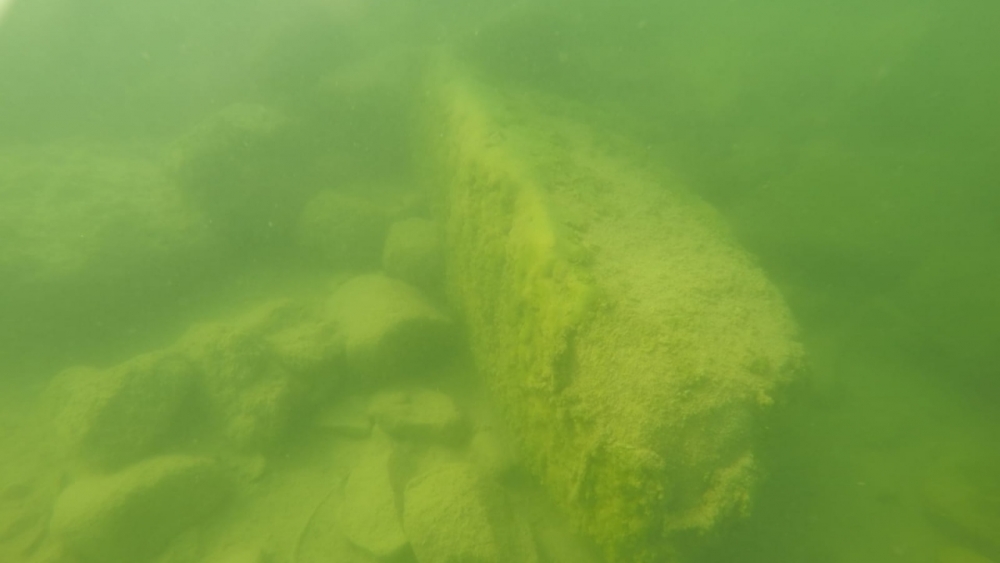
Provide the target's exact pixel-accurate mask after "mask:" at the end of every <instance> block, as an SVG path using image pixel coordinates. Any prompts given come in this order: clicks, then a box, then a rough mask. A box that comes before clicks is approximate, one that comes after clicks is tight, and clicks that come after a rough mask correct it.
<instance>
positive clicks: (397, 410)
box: [368, 389, 466, 444]
mask: <svg viewBox="0 0 1000 563" xmlns="http://www.w3.org/2000/svg"><path fill="white" fill-rule="evenodd" d="M368 412H369V414H371V417H372V418H373V419H374V420H375V422H376V423H377V424H378V425H379V428H381V429H382V430H384V431H385V433H386V434H388V435H390V436H392V437H393V438H396V439H399V440H415V441H430V442H443V443H451V444H454V443H457V442H459V441H460V440H461V439H462V438H464V437H465V434H466V427H465V425H464V420H463V419H462V413H461V412H459V410H458V407H457V406H455V402H454V401H453V400H452V399H451V397H449V396H448V395H445V394H444V393H441V392H438V391H429V390H424V389H420V390H415V391H391V392H384V393H379V394H378V395H376V396H375V397H374V398H373V399H372V402H371V404H370V405H369V407H368Z"/></svg>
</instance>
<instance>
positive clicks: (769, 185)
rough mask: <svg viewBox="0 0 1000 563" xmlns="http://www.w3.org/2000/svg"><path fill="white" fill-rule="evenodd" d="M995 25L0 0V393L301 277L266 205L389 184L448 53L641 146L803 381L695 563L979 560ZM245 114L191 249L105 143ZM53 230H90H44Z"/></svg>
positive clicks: (396, 183)
mask: <svg viewBox="0 0 1000 563" xmlns="http://www.w3.org/2000/svg"><path fill="white" fill-rule="evenodd" d="M458 4H460V5H458ZM998 25H1000V7H998V6H996V5H994V4H992V3H989V2H976V1H958V2H943V1H935V0H921V1H919V2H900V1H892V0H879V1H876V2H860V1H851V2H818V3H817V2H811V3H804V4H803V3H791V2H787V1H779V0H772V1H755V2H732V1H713V2H699V3H694V2H667V3H654V2H648V1H642V2H640V1H637V0H630V1H627V2H616V3H604V2H574V3H566V2H555V1H537V2H528V1H525V2H514V3H510V4H509V5H506V6H500V7H498V6H494V5H490V4H488V3H485V2H482V3H481V2H476V3H469V2H461V3H459V2H450V1H445V0H437V1H435V2H430V3H420V5H414V4H411V3H406V2H367V1H364V0H311V1H309V0H299V1H294V2H276V1H265V0H260V1H256V2H236V1H229V0H212V1H207V2H206V1H199V2H194V1H184V2H174V3H165V4H156V3H136V2H126V1H123V0H100V1H93V2H87V3H83V2H77V1H72V0H21V1H19V2H3V1H2V0H0V167H3V168H4V170H0V237H4V238H6V239H7V241H6V242H0V306H3V307H4V308H5V309H6V311H4V312H3V313H0V374H2V376H3V377H2V379H3V381H2V382H0V383H2V385H3V386H4V389H3V391H2V392H3V394H4V395H6V396H8V397H11V396H15V395H14V394H15V393H17V391H16V390H17V389H19V388H27V389H31V390H36V389H38V388H41V387H44V386H45V385H46V384H47V382H48V380H49V379H50V378H51V377H52V376H53V375H54V374H55V373H57V372H58V371H60V370H62V369H64V368H66V367H69V366H73V365H78V364H81V363H89V362H96V363H99V364H103V365H109V364H113V363H117V362H119V361H121V360H123V359H125V358H128V357H130V356H133V355H134V354H137V353H139V352H142V351H145V350H148V349H150V348H151V347H157V346H162V345H164V344H167V343H169V342H171V341H173V340H174V339H175V338H177V336H178V334H180V333H182V332H183V330H184V329H185V327H187V326H188V325H189V324H190V323H191V322H193V321H195V320H200V319H205V318H211V317H212V314H211V313H209V311H215V310H224V309H226V308H227V307H228V306H229V305H228V304H231V303H233V302H236V303H239V302H241V301H240V300H241V299H243V296H244V294H245V296H246V297H245V298H246V300H249V301H252V300H253V298H254V297H255V296H258V295H261V294H266V293H267V291H268V289H266V288H271V287H287V286H289V285H291V286H310V284H311V283H312V282H311V281H309V280H311V279H312V277H314V276H317V275H318V273H317V270H322V268H315V267H313V266H312V265H311V264H312V263H311V262H310V261H309V260H301V259H300V258H301V257H300V256H298V255H295V256H292V254H291V251H290V250H289V249H288V248H286V247H285V246H282V244H283V243H282V242H281V241H282V240H284V238H282V237H284V236H285V235H282V234H280V232H284V231H281V229H287V232H288V233H291V232H292V231H293V230H294V229H296V228H298V227H295V226H293V225H292V224H291V220H289V222H288V224H287V225H286V224H285V223H283V222H282V221H284V219H283V217H284V216H285V215H283V214H291V213H293V212H294V213H297V211H298V207H295V206H296V205H301V202H300V201H299V200H302V201H305V200H306V199H307V195H308V194H310V193H312V192H314V191H316V190H321V189H325V188H329V187H335V188H336V189H338V190H340V189H342V190H343V191H345V192H347V193H352V194H353V193H358V194H360V193H365V194H368V193H378V194H384V195H385V198H386V199H387V200H390V199H391V200H392V201H394V202H397V201H403V200H405V199H406V198H405V197H397V196H398V195H399V193H400V192H405V191H407V190H408V189H410V188H412V187H413V183H414V180H413V178H414V177H415V176H416V175H417V174H416V173H417V172H419V170H420V168H421V166H422V163H420V162H419V161H415V160H414V157H413V156H412V155H413V154H416V153H414V152H412V151H411V148H412V143H413V141H414V138H415V135H414V134H413V129H414V128H415V127H416V126H417V122H418V120H417V118H416V117H415V116H416V115H417V114H418V113H419V111H420V109H419V108H420V104H421V103H422V102H421V100H422V95H423V90H422V86H421V80H422V79H423V76H422V75H423V70H424V63H425V61H426V60H428V58H430V57H432V56H433V53H434V52H437V51H441V50H449V51H451V52H453V53H456V54H457V56H458V57H460V58H462V59H463V60H466V61H468V62H469V65H470V67H473V68H475V69H476V72H477V73H478V74H479V75H481V76H482V77H483V78H485V79H486V80H487V81H492V82H493V83H495V84H498V85H505V86H512V87H516V88H527V89H532V90H538V91H542V92H544V93H546V94H551V95H556V96H562V97H564V98H567V99H571V100H573V101H575V102H579V103H580V104H582V105H584V106H586V107H588V108H589V111H591V112H592V113H593V114H594V116H595V119H596V120H597V121H599V122H600V123H602V124H605V125H607V127H608V128H609V130H613V131H614V132H615V133H617V134H625V135H628V136H630V137H632V138H633V139H635V140H637V141H639V142H640V143H642V144H643V145H644V146H645V147H646V155H645V158H647V159H648V160H650V161H654V162H656V163H657V164H658V165H660V166H663V167H665V168H668V169H669V170H670V171H671V173H672V174H674V175H676V176H677V177H678V178H680V179H682V181H683V182H684V183H685V184H686V185H687V186H688V187H689V188H691V189H692V190H693V191H695V192H696V193H698V194H699V195H701V196H702V197H703V198H705V199H706V200H707V201H708V202H710V203H711V204H713V205H714V206H716V207H717V208H718V209H719V210H720V211H721V213H722V214H723V215H724V216H725V217H726V219H727V220H728V221H729V223H730V225H731V227H732V229H733V232H734V233H735V235H736V237H737V238H738V240H739V241H740V243H741V244H743V245H744V246H745V247H746V248H748V249H749V250H750V251H751V252H753V253H754V254H755V255H756V256H757V257H758V259H759V261H760V263H761V265H762V266H763V267H764V269H765V270H766V272H767V274H768V275H769V277H770V278H771V279H772V281H774V282H775V283H776V285H777V286H778V287H779V288H780V289H781V291H782V292H783V293H784V295H785V298H786V299H787V300H788V302H789V304H790V306H791V309H792V310H793V313H794V314H795V316H796V319H797V320H798V322H799V323H800V325H801V338H802V340H803V342H804V344H805V346H806V350H807V354H808V357H809V369H808V373H807V374H806V375H805V377H803V380H802V381H800V382H799V384H797V385H796V386H795V387H794V388H793V389H791V390H790V391H789V393H788V394H787V397H785V398H784V404H783V405H782V408H781V409H779V411H780V413H779V414H778V416H777V417H776V419H775V420H773V421H772V422H771V423H770V426H769V432H768V434H767V437H766V439H765V448H764V451H763V453H762V456H763V457H765V458H766V459H765V461H764V462H763V464H764V465H765V466H766V467H767V473H768V475H769V477H768V479H767V481H766V482H765V484H764V485H763V486H762V487H761V490H760V491H759V494H758V497H757V499H756V502H755V510H754V513H753V515H752V516H751V517H750V518H749V519H747V520H745V521H743V522H740V523H737V524H735V525H734V526H733V528H732V529H727V530H721V531H719V533H718V537H713V538H712V539H711V540H710V541H709V542H708V543H709V547H708V549H706V550H705V552H704V553H703V554H702V557H703V560H704V561H711V562H715V561H718V562H723V561H736V560H739V561H747V562H749V561H787V562H798V561H815V562H822V561H830V562H834V561H836V562H859V563H860V562H869V561H870V562H886V561H901V562H918V563H919V562H934V563H960V562H966V563H973V562H976V561H979V562H986V561H996V560H998V559H1000V508H998V505H997V494H998V493H997V490H998V485H997V478H996V475H997V474H1000V473H998V472H994V471H993V470H994V469H997V471H1000V469H998V468H1000V459H998V454H997V452H996V444H997V443H1000V441H998V440H1000V420H998V415H997V414H996V409H995V408H994V407H995V405H996V402H997V400H998V399H1000V348H998V346H997V344H998V342H1000V292H998V291H997V288H998V287H1000V252H998V248H1000V191H998V190H997V183H998V181H1000V107H998V105H997V100H998V99H1000V67H998V66H997V65H996V64H995V58H996V53H998V52H1000V34H997V33H996V30H997V29H998ZM247 103H249V104H260V105H261V106H266V107H268V108H276V111H277V112H278V113H280V114H282V116H279V117H275V118H274V119H275V120H282V119H286V118H287V119H289V122H290V123H291V125H290V126H289V128H288V129H287V130H283V131H286V132H285V133H282V135H284V137H280V136H279V137H280V138H278V139H277V140H274V139H271V138H270V137H268V139H270V140H266V141H264V142H262V144H260V145H259V146H257V145H255V146H254V147H252V148H251V149H248V151H249V152H248V153H246V154H244V157H245V158H248V159H250V160H253V161H254V162H257V163H259V164H258V166H257V168H256V169H253V170H251V171H250V172H245V171H242V172H239V174H236V175H230V176H225V178H229V180H226V181H230V180H231V181H232V186H233V187H232V188H231V189H228V190H221V191H219V192H218V193H215V194H214V195H213V196H212V197H213V198H215V199H208V200H206V202H207V203H204V205H205V206H207V207H206V208H208V209H224V210H226V211H227V212H230V211H231V210H232V209H235V208H238V209H239V211H238V213H239V216H240V217H242V218H244V219H246V224H253V225H257V226H256V227H254V228H253V229H251V230H247V231H234V232H237V233H238V234H237V235H235V236H236V237H237V238H240V239H241V240H243V241H244V242H245V244H244V245H238V246H234V247H225V244H227V243H218V244H223V247H225V248H228V250H224V251H223V252H222V253H221V254H220V253H218V250H217V248H216V246H214V245H216V244H217V242H211V243H204V242H203V240H207V239H202V238H199V237H202V236H203V233H202V232H201V230H200V229H201V228H202V227H201V226H199V224H198V221H196V220H192V221H190V222H188V220H187V219H185V218H184V217H183V214H182V213H180V212H176V210H177V209H179V208H180V207H178V206H181V205H182V203H179V202H177V201H174V200H173V199H172V196H171V195H169V193H168V192H169V190H167V189H166V188H163V189H162V190H161V189H160V187H158V186H160V185H161V184H160V182H161V180H160V179H159V176H158V175H157V174H158V172H156V171H155V170H152V169H149V168H147V167H146V165H145V164H135V163H132V161H131V160H128V161H127V162H126V160H127V159H129V158H132V157H135V158H138V159H143V162H161V161H163V162H168V163H169V162H170V156H169V155H170V153H171V151H173V150H175V147H176V146H178V145H177V144H178V142H179V141H178V139H183V138H184V137H185V135H188V134H189V132H190V131H192V130H193V129H196V128H197V127H198V126H199V124H202V123H205V122H206V120H209V119H210V116H212V115H215V114H217V113H218V112H219V111H220V110H224V108H228V107H231V106H232V105H233V104H247ZM233 115H236V114H233ZM241 115H242V114H241ZM247 115H249V114H247ZM253 115H257V117H254V118H253V120H256V121H253V123H254V124H253V125H252V126H248V127H247V130H251V131H252V132H253V133H254V134H257V132H259V131H265V132H266V131H269V130H268V129H267V127H268V125H266V124H267V123H269V121H268V120H269V119H271V118H270V117H266V118H260V117H259V115H258V114H253ZM287 116H292V117H287ZM233 119H234V121H233V122H237V120H238V119H243V118H242V117H239V116H237V117H234V118H233ZM247 119H248V120H249V119H250V118H247ZM247 122H249V121H247ZM275 122H277V121H275ZM261 124H263V125H261ZM255 128H263V129H255ZM268 134H269V133H268ZM267 143H273V144H272V145H268V144H267ZM254 151H256V152H254ZM276 155H277V156H276ZM89 159H96V160H100V159H104V160H100V162H101V164H99V165H95V166H98V167H99V168H100V170H103V172H87V170H94V169H95V168H88V167H87V166H90V165H86V166H85V165H84V164H81V162H83V161H84V160H86V161H87V162H91V160H89ZM269 159H270V160H269ZM151 166H152V165H151ZM241 170H243V169H242V168H241ZM198 173H199V174H201V173H200V172H198ZM206 174H207V173H206ZM234 174H235V173H234ZM207 177H209V176H197V177H196V178H195V180H191V181H192V182H201V181H207V180H204V178H207ZM32 178H42V179H40V180H39V179H32ZM122 178H133V179H134V178H141V179H146V178H151V179H149V180H148V181H146V180H143V182H145V183H144V184H143V185H144V186H146V187H145V188H143V190H141V193H140V191H129V192H128V193H127V194H126V193H124V191H127V190H129V188H128V186H129V185H131V184H129V182H128V181H126V180H123V179H122ZM233 178H235V179H233ZM408 183H409V184H408ZM77 186H85V187H87V190H86V193H87V194H88V195H85V196H79V193H82V192H79V191H78V190H77V189H76V187H77ZM101 186H104V188H102V187H101ZM115 186H121V190H119V191H118V192H116V191H115V190H116V189H118V188H115ZM150 186H151V187H150ZM91 188H93V189H91ZM34 190H45V193H46V194H47V195H46V197H45V198H43V200H38V199H36V198H34V196H33V195H32V194H30V193H27V192H28V191H32V193H35V194H37V193H38V192H37V191H34ZM115 194H118V195H120V196H121V197H120V198H117V196H116V195H115ZM380 197H382V196H381V195H380ZM109 198H111V199H113V200H115V201H116V203H115V204H114V205H118V206H123V207H122V208H123V209H126V211H123V212H121V214H120V216H119V215H114V213H113V214H112V215H113V216H112V217H111V219H108V222H109V224H115V225H120V224H128V225H131V223H129V222H130V221H134V222H135V223H136V225H135V226H134V228H133V227H132V226H129V227H128V228H125V229H124V230H123V231H120V232H125V233H133V232H134V233H140V234H141V233H145V232H146V231H144V230H143V228H142V225H148V224H151V223H155V222H158V221H159V222H162V224H163V227H164V228H163V230H162V232H166V233H167V234H165V235H161V234H156V235H150V238H148V239H141V238H137V239H136V240H135V241H134V245H130V244H124V243H122V244H118V243H117V242H115V241H111V242H109V241H108V240H105V239H101V238H100V237H101V236H113V235H102V234H101V233H100V232H97V231H94V232H91V231H89V230H88V229H89V227H88V225H89V224H90V222H88V214H90V213H95V212H96V211H94V210H96V209H105V207H107V206H106V205H105V203H106V202H107V201H108V199H109ZM38 201H44V204H43V205H41V204H39V203H38ZM234 201H238V202H239V205H236V206H233V205H231V203H232V202H234ZM393 205H397V206H398V205H404V204H398V203H394V204H393ZM212 206H216V207H215V208H213V207H212ZM282 206H288V207H289V208H290V209H293V211H287V210H283V209H284V208H283V207H282ZM112 207H113V206H112ZM4 208H6V209H7V211H4ZM115 209H117V207H115ZM133 209H145V210H146V211H144V213H148V215H140V216H139V219H135V215H134V214H132V215H130V213H132V212H131V211H128V210H133ZM175 212H176V213H175ZM100 213H103V211H102V212H100ZM129 217H132V218H131V219H130V218H129ZM102 220H103V219H102ZM268 222H271V223H273V224H271V225H269V226H268V227H267V228H264V227H260V226H259V225H260V224H263V223H268ZM157 224H159V223H157ZM241 225H242V223H241ZM216 227H217V225H216V226H213V227H211V228H210V230H211V229H214V228H216ZM234 228H235V227H234ZM59 229H65V232H59ZM42 231H45V232H42ZM107 232H108V233H115V232H119V231H114V230H111V231H107ZM157 232H158V233H159V232H161V231H157ZM296 232H297V231H296ZM275 233H279V234H275ZM288 236H291V235H288ZM85 237H93V238H94V240H98V239H100V240H103V241H104V242H103V243H95V244H94V245H85V244H82V243H81V244H77V243H76V242H68V241H71V240H72V241H76V240H77V239H80V238H85ZM241 237H242V238H241ZM15 241H16V242H15ZM275 241H277V242H275ZM231 242H232V241H231V240H230V243H231ZM102 244H103V246H102ZM144 245H148V246H144ZM109 249H110V250H109ZM178 249H180V250H178ZM146 250H149V252H146ZM83 255H86V256H87V257H88V258H87V260H91V261H90V262H87V264H86V266H81V265H80V264H78V263H77V262H75V260H76V258H80V257H81V256H83ZM218 256H224V257H226V258H224V259H219V258H218ZM80 259H81V260H83V258H80ZM94 264H97V266H94ZM88 268H89V269H88ZM94 268H97V269H98V270H100V271H98V272H97V273H95V271H93V269H94ZM102 268H103V269H102ZM119 269H120V270H121V271H119ZM303 279H305V280H307V281H302V280H303ZM233 288H237V289H233ZM303 291H304V292H308V290H303ZM220 303H225V304H226V305H220ZM8 389H9V390H8ZM29 394H30V393H29ZM0 408H2V409H10V410H11V412H13V409H14V407H13V405H10V406H8V405H3V406H0ZM956 491H960V492H956ZM26 560H33V559H26Z"/></svg>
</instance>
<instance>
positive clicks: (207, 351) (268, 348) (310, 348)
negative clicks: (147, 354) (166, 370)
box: [174, 300, 343, 451]
mask: <svg viewBox="0 0 1000 563" xmlns="http://www.w3.org/2000/svg"><path fill="white" fill-rule="evenodd" d="M174 348H175V349H176V350H177V351H178V353H180V354H183V356H184V357H186V358H188V360H189V361H190V362H191V363H192V364H193V365H194V366H196V368H197V369H198V372H199V374H200V389H201V391H202V393H203V395H204V398H205V403H206V404H207V407H208V410H209V415H210V417H211V418H212V420H213V421H214V422H215V424H217V425H218V426H219V427H220V428H221V431H222V434H223V436H224V438H225V439H226V441H227V442H228V443H230V444H232V445H234V446H236V447H237V448H239V449H243V450H251V451H253V450H262V449H266V448H268V447H270V446H272V445H274V444H276V443H277V442H278V441H279V440H280V438H282V437H283V436H284V435H285V433H286V432H287V431H288V429H289V427H290V426H291V425H292V424H293V422H294V421H295V417H296V416H298V415H300V414H303V413H305V412H307V411H308V410H309V409H310V408H311V407H313V406H315V405H314V400H313V394H314V393H316V392H318V391H320V390H323V389H326V388H328V387H329V386H331V385H333V384H334V380H335V378H336V377H337V376H338V371H337V365H338V363H339V361H340V358H341V357H342V354H343V347H342V343H341V341H340V339H339V337H338V336H337V333H336V330H335V329H334V328H333V327H332V322H324V320H323V319H322V318H321V317H316V316H311V315H309V314H308V308H306V307H305V306H303V305H301V304H296V303H294V302H291V301H287V300H279V301H275V302H269V303H265V304H263V305H260V306H257V307H255V308H254V309H252V310H250V311H249V312H247V313H245V314H243V315H241V316H240V317H238V318H236V319H232V320H230V321H225V322H214V323H205V324H201V325H197V326H195V327H193V328H192V329H190V330H189V331H188V332H187V334H186V335H185V336H184V337H183V338H182V339H181V340H180V342H178V343H177V344H176V345H175V346H174Z"/></svg>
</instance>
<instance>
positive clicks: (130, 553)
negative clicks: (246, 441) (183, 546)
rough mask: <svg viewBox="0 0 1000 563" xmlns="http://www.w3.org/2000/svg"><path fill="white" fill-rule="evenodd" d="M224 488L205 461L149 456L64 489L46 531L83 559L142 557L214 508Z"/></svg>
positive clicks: (94, 562)
mask: <svg viewBox="0 0 1000 563" xmlns="http://www.w3.org/2000/svg"><path fill="white" fill-rule="evenodd" d="M229 489H230V486H229V483H228V480H227V477H226V475H225V473H224V472H222V471H221V470H220V469H219V467H218V466H217V465H216V464H215V463H214V462H212V461H211V460H207V459H202V458H195V457H187V456H167V457H158V458H153V459H150V460H147V461H143V462H141V463H138V464H136V465H133V466H130V467H128V468H126V469H124V470H122V471H120V472H118V473H115V474H112V475H108V476H104V477H93V478H88V479H84V480H81V481H77V482H75V483H73V484H72V485H70V486H69V487H67V488H66V490H65V491H63V492H62V494H61V495H60V496H59V498H58V499H57V501H56V504H55V508H54V509H53V512H52V521H51V525H50V526H51V533H52V535H53V537H54V538H56V539H57V540H58V541H60V542H61V543H62V544H64V545H65V547H66V549H67V550H68V551H69V552H71V553H73V554H75V555H77V556H78V557H79V558H80V560H81V561H83V562H86V563H132V562H134V561H143V560H148V559H149V558H151V557H153V556H155V555H157V554H158V553H159V552H160V551H162V550H163V549H164V548H165V547H166V546H167V544H168V543H169V542H170V541H171V540H172V539H173V538H174V537H175V536H176V535H177V534H179V533H180V532H182V531H184V530H185V529H187V528H189V527H191V526H194V525H196V524H198V523H200V522H202V521H203V520H204V519H205V518H206V517H208V516H209V515H211V514H212V513H213V512H214V511H216V510H217V509H218V508H219V507H220V506H221V505H222V503H223V502H224V501H225V500H226V497H227V495H228V494H229Z"/></svg>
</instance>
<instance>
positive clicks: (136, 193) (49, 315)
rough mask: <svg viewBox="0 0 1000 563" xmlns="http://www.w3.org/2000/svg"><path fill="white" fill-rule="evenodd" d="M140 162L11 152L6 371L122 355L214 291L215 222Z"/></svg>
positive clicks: (0, 229) (72, 153) (2, 241)
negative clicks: (152, 326)
mask: <svg viewBox="0 0 1000 563" xmlns="http://www.w3.org/2000/svg"><path fill="white" fill-rule="evenodd" d="M133 153H134V151H133V152H127V151H126V150H121V149H115V148H111V147H105V146H103V145H98V144H96V143H93V144H90V143H84V142H80V143H76V144H66V145H52V146H39V147H33V146H23V147H21V146H5V147H4V149H3V151H0V202H2V204H0V280H3V282H2V287H3V290H2V291H0V310H2V311H3V314H4V317H5V318H8V319H17V322H8V323H3V324H2V325H0V357H3V358H4V360H5V363H13V362H17V361H30V362H34V363H35V364H37V365H41V366H45V365H46V364H49V365H51V366H52V368H51V369H57V368H58V367H63V366H65V362H66V359H65V358H66V357H73V354H74V352H75V351H76V350H79V349H84V348H86V349H87V350H88V352H92V351H93V350H94V349H95V348H99V347H101V346H107V342H111V341H113V342H115V343H116V344H115V346H120V345H121V341H122V340H123V338H127V337H128V336H129V335H131V334H132V333H133V332H135V331H136V330H138V331H139V332H141V331H142V330H143V329H144V328H145V327H146V326H148V325H147V323H151V322H153V321H155V320H156V319H161V318H163V317H162V316H163V315H164V314H165V311H164V309H165V308H166V307H168V304H173V303H175V302H176V299H178V297H179V295H181V294H182V293H184V292H185V291H187V290H189V289H191V285H190V284H191V283H192V282H194V281H197V283H198V284H199V286H198V287H199V288H203V287H205V285H206V284H207V282H209V281H210V280H211V278H210V277H209V276H208V274H209V273H211V272H212V271H213V268H212V264H211V259H213V258H217V257H218V249H217V245H216V244H215V243H214V238H213V237H212V236H211V235H210V230H209V228H208V221H207V219H206V217H205V216H204V214H203V213H201V211H200V210H199V209H198V208H197V207H196V206H194V205H191V203H190V202H189V201H188V200H187V199H186V198H185V197H184V195H183V193H182V192H181V190H179V189H178V188H177V186H176V185H175V184H174V183H172V182H171V181H170V180H169V178H168V177H167V175H166V174H165V173H164V172H163V170H162V169H161V167H160V166H159V165H158V163H156V162H154V161H152V160H149V159H147V158H143V157H141V156H137V155H135V154H133ZM174 309H175V307H172V306H171V310H170V312H171V313H173V312H174ZM126 328H128V329H129V332H128V333H126ZM39 350H45V351H46V352H44V353H40V352H39ZM15 365H16V364H15Z"/></svg>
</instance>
